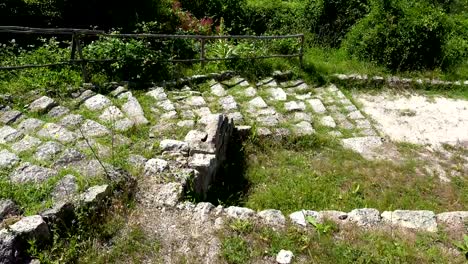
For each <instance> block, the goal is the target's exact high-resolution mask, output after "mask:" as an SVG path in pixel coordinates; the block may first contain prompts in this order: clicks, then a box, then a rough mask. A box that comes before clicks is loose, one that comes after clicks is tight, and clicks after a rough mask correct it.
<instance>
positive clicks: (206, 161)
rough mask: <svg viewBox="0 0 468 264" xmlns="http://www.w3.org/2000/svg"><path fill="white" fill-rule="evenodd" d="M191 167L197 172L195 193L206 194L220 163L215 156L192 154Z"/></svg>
mask: <svg viewBox="0 0 468 264" xmlns="http://www.w3.org/2000/svg"><path fill="white" fill-rule="evenodd" d="M190 155H191V157H190V158H189V166H190V167H191V168H193V169H195V170H196V173H195V178H194V179H193V181H194V185H195V186H194V187H195V191H196V192H197V193H200V194H205V193H206V192H207V191H208V188H209V186H210V184H211V182H212V181H213V180H214V178H215V176H216V172H217V170H218V167H219V163H218V161H217V159H216V155H214V154H201V153H194V154H190Z"/></svg>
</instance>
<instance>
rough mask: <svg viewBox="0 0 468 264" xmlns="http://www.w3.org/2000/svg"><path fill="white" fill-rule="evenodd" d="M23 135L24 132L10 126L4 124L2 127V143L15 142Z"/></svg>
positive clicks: (0, 137) (0, 135)
mask: <svg viewBox="0 0 468 264" xmlns="http://www.w3.org/2000/svg"><path fill="white" fill-rule="evenodd" d="M21 137H23V133H21V132H20V131H18V130H16V129H14V128H12V127H10V126H4V127H1V128H0V144H6V143H10V142H14V141H17V140H18V139H20V138H21Z"/></svg>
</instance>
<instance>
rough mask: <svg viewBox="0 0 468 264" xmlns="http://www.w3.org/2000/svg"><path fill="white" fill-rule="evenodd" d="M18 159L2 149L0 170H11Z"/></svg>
mask: <svg viewBox="0 0 468 264" xmlns="http://www.w3.org/2000/svg"><path fill="white" fill-rule="evenodd" d="M19 161H20V159H19V158H18V156H16V155H15V154H13V153H11V152H9V151H8V150H6V149H4V150H1V151H0V169H2V170H3V169H11V168H13V167H14V166H16V164H18V163H19Z"/></svg>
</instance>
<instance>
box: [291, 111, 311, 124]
mask: <svg viewBox="0 0 468 264" xmlns="http://www.w3.org/2000/svg"><path fill="white" fill-rule="evenodd" d="M293 119H294V121H307V122H310V121H312V117H311V116H310V115H309V114H307V113H304V112H296V113H294V117H293Z"/></svg>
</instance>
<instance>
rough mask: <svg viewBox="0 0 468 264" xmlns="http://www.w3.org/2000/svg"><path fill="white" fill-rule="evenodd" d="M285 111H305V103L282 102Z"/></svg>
mask: <svg viewBox="0 0 468 264" xmlns="http://www.w3.org/2000/svg"><path fill="white" fill-rule="evenodd" d="M284 108H285V109H286V111H289V112H293V111H305V109H306V105H305V104H304V103H303V102H296V101H291V102H287V103H285V104H284Z"/></svg>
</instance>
